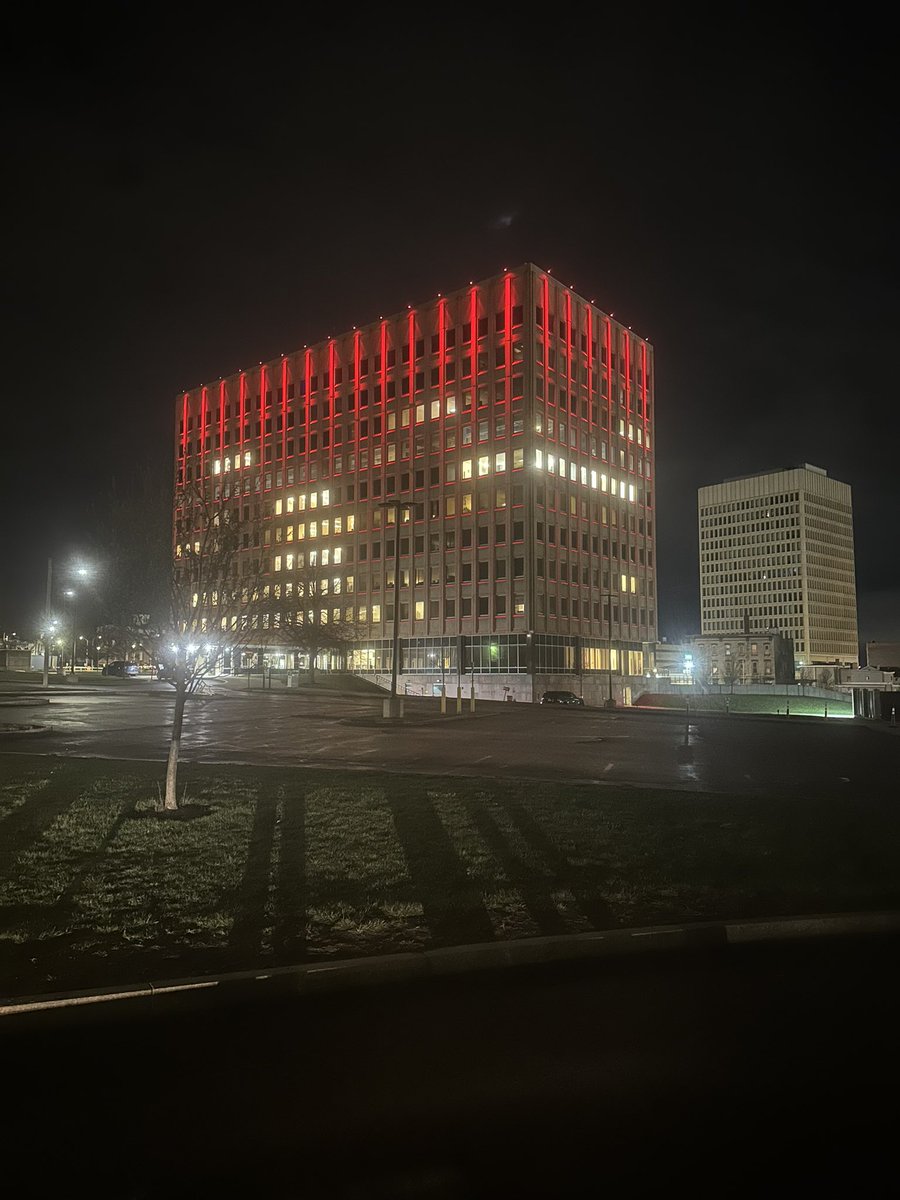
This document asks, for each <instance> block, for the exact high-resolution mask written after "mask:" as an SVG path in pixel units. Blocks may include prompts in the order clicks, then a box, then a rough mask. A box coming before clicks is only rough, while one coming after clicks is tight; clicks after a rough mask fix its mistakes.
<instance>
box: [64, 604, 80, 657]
mask: <svg viewBox="0 0 900 1200" xmlns="http://www.w3.org/2000/svg"><path fill="white" fill-rule="evenodd" d="M63 595H64V596H65V597H66V598H67V599H68V600H71V602H72V603H71V604H70V605H69V610H70V612H71V613H72V669H71V671H70V672H69V674H70V675H72V676H74V675H75V643H76V641H77V639H78V634H77V632H76V622H77V620H78V606H77V601H78V597H77V595H76V594H75V592H73V591H72V589H71V588H66V590H65V592H63Z"/></svg>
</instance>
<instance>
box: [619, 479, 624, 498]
mask: <svg viewBox="0 0 900 1200" xmlns="http://www.w3.org/2000/svg"><path fill="white" fill-rule="evenodd" d="M619 496H620V498H621V499H622V500H624V499H625V480H624V479H620V480H619Z"/></svg>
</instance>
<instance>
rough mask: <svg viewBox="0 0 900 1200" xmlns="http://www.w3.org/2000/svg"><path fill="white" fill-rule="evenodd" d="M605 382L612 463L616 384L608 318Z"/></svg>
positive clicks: (609, 451)
mask: <svg viewBox="0 0 900 1200" xmlns="http://www.w3.org/2000/svg"><path fill="white" fill-rule="evenodd" d="M606 380H607V384H608V385H609V386H608V387H607V389H606V390H607V393H608V395H607V397H606V402H607V405H608V414H607V421H608V424H609V433H610V445H609V447H608V453H609V461H610V462H612V444H611V437H612V431H613V400H614V396H613V389H614V388H615V386H616V384H615V374H614V372H613V353H612V326H611V325H610V320H609V317H607V318H606Z"/></svg>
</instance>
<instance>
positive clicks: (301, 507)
mask: <svg viewBox="0 0 900 1200" xmlns="http://www.w3.org/2000/svg"><path fill="white" fill-rule="evenodd" d="M305 511H306V495H305V494H304V495H302V496H298V497H297V512H305Z"/></svg>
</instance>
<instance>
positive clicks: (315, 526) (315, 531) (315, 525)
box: [309, 521, 319, 538]
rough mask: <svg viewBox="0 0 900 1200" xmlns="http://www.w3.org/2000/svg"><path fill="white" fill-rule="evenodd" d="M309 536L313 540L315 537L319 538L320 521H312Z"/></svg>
mask: <svg viewBox="0 0 900 1200" xmlns="http://www.w3.org/2000/svg"><path fill="white" fill-rule="evenodd" d="M309 536H310V537H311V538H314V537H318V536H319V522H318V521H310V523H309Z"/></svg>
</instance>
